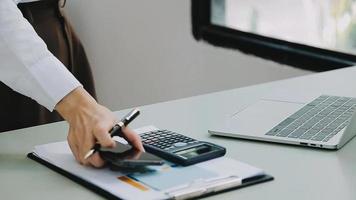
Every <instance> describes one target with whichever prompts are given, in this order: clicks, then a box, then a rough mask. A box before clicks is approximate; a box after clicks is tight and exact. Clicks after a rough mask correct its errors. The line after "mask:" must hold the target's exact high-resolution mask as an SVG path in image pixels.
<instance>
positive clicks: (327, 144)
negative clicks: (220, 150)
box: [209, 95, 356, 149]
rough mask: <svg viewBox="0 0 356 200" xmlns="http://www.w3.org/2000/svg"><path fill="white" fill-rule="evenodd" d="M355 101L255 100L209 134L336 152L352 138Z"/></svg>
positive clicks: (355, 127) (355, 131) (326, 98)
mask: <svg viewBox="0 0 356 200" xmlns="http://www.w3.org/2000/svg"><path fill="white" fill-rule="evenodd" d="M355 110H356V98H352V97H340V96H331V95H321V96H319V97H317V98H316V99H314V100H312V101H311V102H307V103H295V102H288V101H281V100H262V99H261V100H259V101H258V102H257V103H255V104H253V105H251V106H248V107H247V108H245V109H243V110H242V111H239V112H237V113H236V114H233V115H232V116H230V117H228V118H227V119H225V120H223V122H221V123H219V124H218V125H217V126H215V127H213V128H211V129H210V130H209V133H210V134H212V135H220V136H228V137H236V138H243V139H251V140H261V141H268V142H277V143H285V144H294V145H301V146H309V147H317V148H325V149H340V148H341V147H342V146H344V145H345V144H346V143H347V142H348V141H350V140H351V139H352V138H353V137H354V136H355V135H356V116H355V114H354V113H355Z"/></svg>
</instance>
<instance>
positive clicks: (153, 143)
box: [140, 130, 226, 166]
mask: <svg viewBox="0 0 356 200" xmlns="http://www.w3.org/2000/svg"><path fill="white" fill-rule="evenodd" d="M140 136H141V138H142V143H143V146H144V147H145V149H146V151H147V152H149V153H152V154H155V155H156V156H159V157H161V158H164V159H166V160H168V161H171V162H173V163H175V164H179V165H183V166H187V165H192V164H195V163H198V162H202V161H206V160H210V159H213V158H217V157H221V156H223V155H225V153H226V149H225V148H224V147H221V146H218V145H216V144H213V143H209V142H203V141H199V140H195V139H193V138H190V137H187V136H185V135H182V134H179V133H176V132H173V131H169V130H156V131H150V132H146V133H143V134H141V135H140Z"/></svg>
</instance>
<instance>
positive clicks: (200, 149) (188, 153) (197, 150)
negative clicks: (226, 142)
mask: <svg viewBox="0 0 356 200" xmlns="http://www.w3.org/2000/svg"><path fill="white" fill-rule="evenodd" d="M210 151H211V146H208V145H206V144H203V145H200V146H196V147H192V148H189V149H184V150H182V151H177V152H174V153H175V154H176V155H179V156H182V157H184V158H186V159H190V158H194V157H197V156H199V155H201V154H204V153H207V152H210Z"/></svg>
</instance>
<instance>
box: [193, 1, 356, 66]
mask: <svg viewBox="0 0 356 200" xmlns="http://www.w3.org/2000/svg"><path fill="white" fill-rule="evenodd" d="M191 12H192V13H191V14H192V32H193V36H194V38H195V39H196V40H198V41H199V40H204V41H207V42H208V43H210V44H212V45H215V46H219V47H225V48H231V49H238V50H240V51H242V52H244V53H247V54H252V55H256V56H258V57H262V58H265V59H269V60H273V61H275V62H278V63H282V64H286V65H290V66H294V67H297V68H301V69H306V70H310V71H315V72H322V71H328V70H334V69H339V68H343V67H348V66H352V65H355V63H356V55H352V54H347V53H342V52H336V51H332V50H327V49H321V48H317V47H312V46H307V45H303V44H298V43H293V42H288V41H284V40H279V39H275V38H270V37H265V36H261V35H257V34H253V33H248V32H244V31H239V30H236V29H231V28H227V27H223V26H219V25H215V24H212V23H211V18H210V16H211V0H191Z"/></svg>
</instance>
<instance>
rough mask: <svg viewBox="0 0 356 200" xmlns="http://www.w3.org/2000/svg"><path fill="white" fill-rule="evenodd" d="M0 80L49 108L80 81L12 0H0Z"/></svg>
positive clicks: (52, 107) (77, 85) (78, 85)
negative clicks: (50, 48) (49, 47)
mask: <svg viewBox="0 0 356 200" xmlns="http://www.w3.org/2000/svg"><path fill="white" fill-rule="evenodd" d="M0 81H2V82H3V83H5V84H6V85H8V86H9V87H10V88H12V89H13V90H15V91H17V92H19V93H21V94H23V95H26V96H28V97H30V98H32V99H34V100H36V101H37V102H38V103H39V104H41V105H43V106H45V107H46V108H47V109H48V110H50V111H52V110H53V109H54V107H55V106H56V104H57V103H58V102H59V101H60V100H61V99H62V98H63V97H65V96H66V95H67V94H68V93H70V92H71V91H72V90H74V89H75V88H77V87H80V86H81V84H80V83H79V81H78V80H77V79H76V78H75V77H74V76H73V75H72V74H71V73H70V72H69V71H68V70H67V69H66V67H65V66H64V65H63V64H62V63H61V62H60V61H59V60H58V59H57V58H56V57H55V56H54V55H53V54H51V52H49V50H48V49H47V46H46V44H45V43H44V42H43V40H42V39H41V38H40V37H39V36H38V35H37V33H36V32H35V30H34V29H33V27H32V26H31V24H30V23H29V22H28V21H27V20H26V19H25V18H24V17H23V16H22V13H21V12H20V10H19V9H18V8H17V6H16V0H0Z"/></svg>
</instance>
